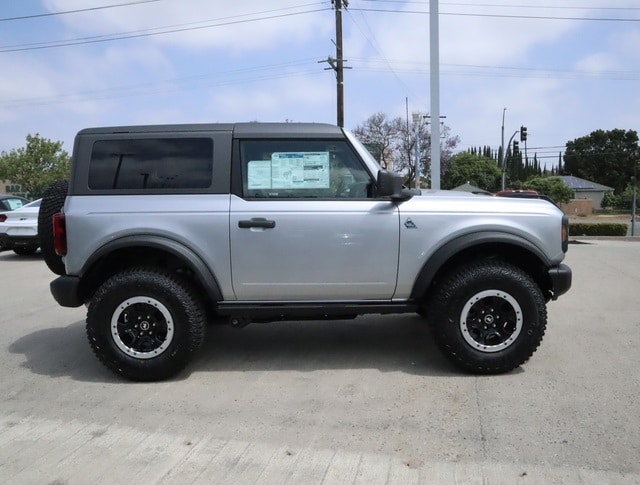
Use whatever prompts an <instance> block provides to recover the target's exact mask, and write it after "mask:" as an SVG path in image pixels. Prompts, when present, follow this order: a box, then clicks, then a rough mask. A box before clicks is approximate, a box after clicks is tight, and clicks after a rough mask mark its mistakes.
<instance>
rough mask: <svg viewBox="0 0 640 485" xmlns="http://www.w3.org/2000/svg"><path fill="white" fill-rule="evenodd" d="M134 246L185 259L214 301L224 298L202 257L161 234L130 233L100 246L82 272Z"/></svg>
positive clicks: (83, 273)
mask: <svg viewBox="0 0 640 485" xmlns="http://www.w3.org/2000/svg"><path fill="white" fill-rule="evenodd" d="M132 246H136V247H141V248H142V247H146V248H153V249H160V250H162V251H166V252H167V253H169V254H171V255H173V256H175V257H176V258H178V259H180V260H181V261H183V262H184V263H185V265H186V266H187V267H188V268H189V269H190V270H192V271H193V273H194V275H195V277H196V278H197V279H198V281H199V282H200V283H201V284H202V286H203V287H204V288H205V290H206V291H207V294H208V296H209V297H210V298H211V299H212V300H213V301H221V300H222V291H221V290H220V285H219V284H218V280H217V279H216V277H215V275H214V274H213V273H212V271H211V270H210V268H209V267H208V266H207V264H206V263H205V262H204V261H203V260H202V258H201V257H200V256H198V255H197V254H196V253H195V251H193V250H192V249H191V248H189V247H188V246H186V245H184V244H182V243H181V242H179V241H176V240H174V239H169V238H166V237H163V236H160V235H150V234H145V235H130V236H124V237H120V238H117V239H114V240H113V241H110V242H108V243H107V244H105V245H104V246H102V247H100V248H99V249H98V250H97V251H95V252H94V253H93V254H92V255H91V257H90V258H89V259H87V261H86V262H85V264H84V266H83V267H82V270H81V272H80V274H81V275H87V274H88V273H90V272H91V270H92V268H93V267H94V265H96V263H98V262H99V261H100V260H101V259H103V258H104V257H106V256H108V255H109V254H111V253H113V252H114V251H118V250H120V249H127V248H131V247H132Z"/></svg>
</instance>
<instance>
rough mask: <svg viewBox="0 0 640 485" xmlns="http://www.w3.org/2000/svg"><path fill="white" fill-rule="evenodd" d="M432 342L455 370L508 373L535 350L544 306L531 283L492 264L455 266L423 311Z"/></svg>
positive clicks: (497, 263) (508, 267) (509, 268)
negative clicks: (431, 334)
mask: <svg viewBox="0 0 640 485" xmlns="http://www.w3.org/2000/svg"><path fill="white" fill-rule="evenodd" d="M429 319H430V321H431V323H432V327H433V330H434V338H435V341H436V343H437V344H438V346H439V347H440V349H441V350H442V351H443V353H444V354H445V355H446V356H447V357H448V358H449V359H450V360H451V361H453V362H454V363H455V364H456V365H458V366H459V367H461V368H463V369H465V370H467V371H469V372H473V373H477V374H498V373H503V372H508V371H510V370H512V369H515V368H516V367H518V366H520V365H521V364H523V363H524V362H526V361H527V360H528V359H529V357H531V355H533V353H534V352H535V351H536V349H537V348H538V346H539V345H540V342H541V341H542V338H543V336H544V332H545V329H546V323H547V311H546V304H545V300H544V297H543V295H542V292H541V291H540V288H539V287H538V285H537V284H536V283H535V281H534V280H533V279H532V278H531V277H530V276H529V275H528V274H527V273H525V272H524V271H522V270H521V269H519V268H517V267H515V266H513V265H511V264H508V263H505V262H502V261H498V260H484V261H481V262H478V263H474V264H471V265H469V266H462V267H459V268H457V269H456V270H455V271H454V272H453V273H452V274H451V275H450V276H449V277H447V278H445V280H443V282H442V283H440V284H439V286H438V287H437V288H436V290H435V293H434V296H433V298H432V300H431V305H430V307H429Z"/></svg>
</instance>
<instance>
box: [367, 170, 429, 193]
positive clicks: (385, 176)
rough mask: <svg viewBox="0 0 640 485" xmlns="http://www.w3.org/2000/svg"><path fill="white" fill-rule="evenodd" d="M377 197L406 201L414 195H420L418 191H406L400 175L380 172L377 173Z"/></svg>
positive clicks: (384, 171) (386, 171)
mask: <svg viewBox="0 0 640 485" xmlns="http://www.w3.org/2000/svg"><path fill="white" fill-rule="evenodd" d="M377 186H378V197H391V198H392V199H394V200H408V199H410V198H411V197H413V196H414V195H420V191H419V190H412V189H407V188H406V187H404V186H403V185H402V175H400V174H397V173H394V172H389V171H388V170H380V171H379V172H378V180H377Z"/></svg>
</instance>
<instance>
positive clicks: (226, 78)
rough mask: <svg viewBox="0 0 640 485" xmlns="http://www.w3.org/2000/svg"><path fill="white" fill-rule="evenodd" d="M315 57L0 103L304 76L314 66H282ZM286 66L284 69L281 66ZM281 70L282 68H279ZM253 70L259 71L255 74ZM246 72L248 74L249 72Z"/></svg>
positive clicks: (54, 100)
mask: <svg viewBox="0 0 640 485" xmlns="http://www.w3.org/2000/svg"><path fill="white" fill-rule="evenodd" d="M316 63H317V62H316V58H308V59H298V60H292V61H286V62H280V63H276V64H266V65H262V66H252V67H247V68H240V69H232V70H229V71H221V72H216V73H212V74H198V75H193V76H187V77H178V78H172V79H163V80H159V81H155V82H145V83H137V84H128V85H121V86H115V87H111V88H105V89H94V90H87V91H80V92H76V93H67V94H56V95H52V96H42V97H34V98H22V99H17V100H13V101H5V102H0V106H1V107H5V108H6V107H21V106H43V105H51V104H64V103H67V102H76V101H80V100H82V99H88V98H90V99H92V100H94V99H111V98H122V97H128V96H140V95H153V94H160V93H165V92H176V91H182V90H185V89H190V90H193V89H198V88H200V89H204V88H207V87H213V86H227V85H236V84H241V83H252V82H257V81H265V80H273V79H280V78H290V77H298V76H308V75H311V74H318V70H317V69H305V70H290V69H286V68H292V67H302V66H310V65H315V64H316ZM285 69H286V70H285ZM283 70H284V71H283ZM270 71H276V72H270ZM256 73H262V74H259V75H258V76H256V75H255V74H256ZM249 75H250V76H249ZM215 77H223V79H220V80H212V78H215Z"/></svg>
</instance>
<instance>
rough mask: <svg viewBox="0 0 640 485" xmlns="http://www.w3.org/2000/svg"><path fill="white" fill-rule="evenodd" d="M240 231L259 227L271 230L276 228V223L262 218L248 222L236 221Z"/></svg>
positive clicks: (255, 218)
mask: <svg viewBox="0 0 640 485" xmlns="http://www.w3.org/2000/svg"><path fill="white" fill-rule="evenodd" d="M238 227H239V228H240V229H250V228H252V227H261V228H262V229H273V228H274V227H276V221H269V220H267V219H265V218H264V217H254V218H252V219H250V220H248V221H238Z"/></svg>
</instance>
